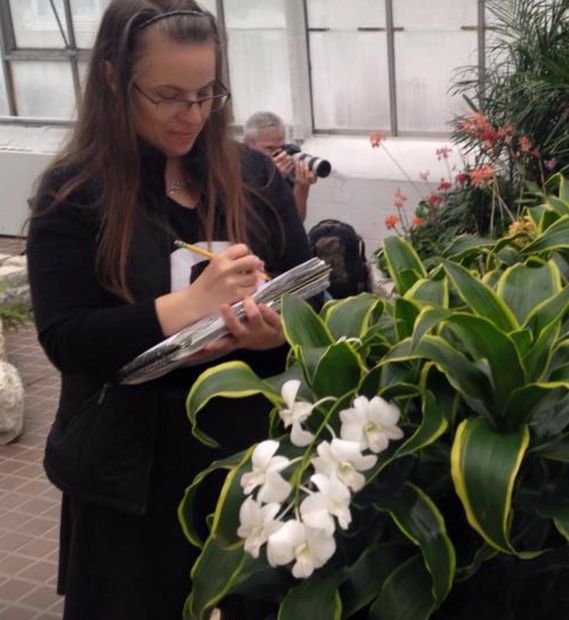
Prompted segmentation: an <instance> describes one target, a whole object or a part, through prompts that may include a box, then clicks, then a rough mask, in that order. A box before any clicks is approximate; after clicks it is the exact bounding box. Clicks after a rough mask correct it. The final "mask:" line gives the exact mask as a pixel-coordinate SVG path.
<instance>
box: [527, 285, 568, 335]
mask: <svg viewBox="0 0 569 620" xmlns="http://www.w3.org/2000/svg"><path fill="white" fill-rule="evenodd" d="M568 309H569V286H565V287H564V288H563V290H561V291H560V292H559V293H557V295H555V297H552V298H551V299H548V300H547V301H543V302H541V303H540V304H538V305H537V306H536V307H535V308H534V309H533V310H532V311H531V312H530V313H529V314H528V317H527V319H526V321H525V326H527V327H529V328H530V329H531V330H532V332H534V334H535V336H536V337H537V336H539V334H540V333H541V332H542V330H544V329H545V328H546V327H547V326H548V325H550V324H551V323H554V322H555V321H558V320H559V319H561V318H562V317H563V316H564V315H566V314H567V312H568Z"/></svg>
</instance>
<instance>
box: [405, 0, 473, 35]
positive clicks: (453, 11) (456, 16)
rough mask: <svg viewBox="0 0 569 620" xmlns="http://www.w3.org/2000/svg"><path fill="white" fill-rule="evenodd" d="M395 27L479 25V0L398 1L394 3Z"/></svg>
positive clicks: (426, 27)
mask: <svg viewBox="0 0 569 620" xmlns="http://www.w3.org/2000/svg"><path fill="white" fill-rule="evenodd" d="M393 22H394V25H395V26H404V27H406V28H409V27H418V28H421V29H429V30H431V29H432V28H445V27H446V28H453V29H456V28H460V27H461V26H476V24H477V23H478V0H437V2H425V0H396V1H395V2H393Z"/></svg>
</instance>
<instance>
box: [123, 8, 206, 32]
mask: <svg viewBox="0 0 569 620" xmlns="http://www.w3.org/2000/svg"><path fill="white" fill-rule="evenodd" d="M175 15H193V16H194V17H207V13H203V12H201V11H193V10H191V9H182V10H179V11H169V12H168V13H160V14H159V15H154V17H151V18H150V19H147V20H146V21H145V22H142V24H140V25H138V26H137V27H136V28H135V30H142V29H143V28H146V27H147V26H150V24H153V23H155V22H157V21H160V20H161V19H165V18H166V17H174V16H175Z"/></svg>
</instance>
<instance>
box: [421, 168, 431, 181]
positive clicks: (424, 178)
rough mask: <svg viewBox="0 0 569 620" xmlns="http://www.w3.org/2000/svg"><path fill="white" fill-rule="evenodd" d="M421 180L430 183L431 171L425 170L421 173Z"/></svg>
mask: <svg viewBox="0 0 569 620" xmlns="http://www.w3.org/2000/svg"><path fill="white" fill-rule="evenodd" d="M419 178H420V179H421V181H428V180H429V171H428V170H425V172H419Z"/></svg>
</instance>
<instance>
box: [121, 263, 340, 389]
mask: <svg viewBox="0 0 569 620" xmlns="http://www.w3.org/2000/svg"><path fill="white" fill-rule="evenodd" d="M329 286H330V267H329V265H328V264H327V263H325V262H324V261H323V260H321V259H319V258H311V259H310V260H307V261H306V262H304V263H301V264H300V265H297V266H296V267H293V268H292V269H289V270H288V271H285V272H284V273H282V274H280V275H279V276H277V277H275V278H273V279H272V280H269V281H268V282H264V283H262V284H260V285H259V288H258V289H257V291H256V292H255V293H254V294H253V295H252V298H253V299H254V300H255V301H256V302H257V303H262V304H266V305H268V306H269V307H271V308H272V309H273V310H276V311H277V312H278V311H280V307H281V300H282V296H283V295H285V294H288V295H296V296H298V297H301V298H302V299H308V298H310V297H313V296H314V295H318V294H319V293H322V292H323V291H325V290H326V289H327V288H328V287H329ZM231 307H232V308H233V311H234V312H235V314H236V315H237V317H238V318H240V319H244V317H245V311H244V307H243V302H242V301H239V302H236V303H234V304H233V305H232V306H231ZM227 333H228V330H227V328H226V327H225V322H224V321H223V318H222V317H221V315H220V314H212V315H209V316H206V317H205V318H203V319H201V320H199V321H197V322H195V323H192V325H189V326H188V327H185V328H184V329H182V330H180V331H179V332H176V333H175V334H174V335H173V336H170V337H169V338H166V340H163V341H162V342H159V343H158V344H156V345H154V346H153V347H151V348H150V349H147V350H146V351H144V352H143V353H141V354H140V355H138V356H137V357H135V358H134V359H133V360H131V361H130V362H128V363H127V364H125V365H124V366H123V367H122V368H121V369H120V370H119V373H118V381H119V383H121V384H123V385H135V384H137V383H144V382H145V381H151V380H152V379H157V378H158V377H161V376H162V375H165V374H167V373H168V372H170V371H171V370H173V369H174V368H177V367H179V366H181V365H182V364H184V365H187V364H188V360H187V358H188V356H189V355H192V354H193V353H196V352H197V351H199V350H200V349H202V348H203V346H204V345H205V344H206V343H207V342H210V341H212V340H217V339H218V338H221V337H222V336H225V335H226V334H227ZM206 361H211V358H210V359H207V360H200V362H199V363H205V362H206Z"/></svg>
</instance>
